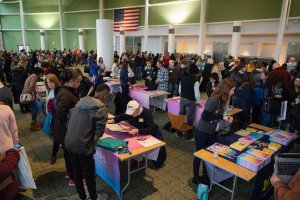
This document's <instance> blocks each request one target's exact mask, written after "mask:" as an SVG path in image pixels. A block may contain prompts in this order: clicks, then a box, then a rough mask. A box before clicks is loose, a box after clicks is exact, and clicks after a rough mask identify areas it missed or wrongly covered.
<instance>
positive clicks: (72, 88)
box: [53, 69, 82, 186]
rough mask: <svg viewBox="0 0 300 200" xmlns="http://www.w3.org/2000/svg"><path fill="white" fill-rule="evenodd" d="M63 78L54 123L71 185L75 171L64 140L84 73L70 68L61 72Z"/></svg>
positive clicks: (54, 132) (55, 139) (55, 138)
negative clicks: (69, 116)
mask: <svg viewBox="0 0 300 200" xmlns="http://www.w3.org/2000/svg"><path fill="white" fill-rule="evenodd" d="M61 80H62V81H64V85H63V86H61V87H60V89H59V91H58V94H57V95H56V97H55V100H54V108H55V112H56V115H55V119H54V124H53V137H54V141H55V142H56V143H58V144H62V146H63V150H64V159H65V164H66V174H65V177H66V178H70V179H69V185H70V186H73V185H75V182H74V180H73V176H72V174H73V172H72V166H71V161H70V157H69V153H68V151H67V150H66V149H65V147H64V140H65V136H66V133H67V122H68V115H69V112H70V109H72V108H73V107H74V106H75V105H76V104H77V102H78V101H79V95H78V92H77V89H78V87H79V85H80V81H81V80H82V75H81V73H80V71H78V70H77V69H74V70H72V69H68V70H66V71H64V72H62V74H61Z"/></svg>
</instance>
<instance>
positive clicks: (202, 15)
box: [198, 0, 206, 58]
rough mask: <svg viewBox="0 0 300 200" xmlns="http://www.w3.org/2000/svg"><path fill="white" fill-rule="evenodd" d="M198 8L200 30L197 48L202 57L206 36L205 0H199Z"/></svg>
mask: <svg viewBox="0 0 300 200" xmlns="http://www.w3.org/2000/svg"><path fill="white" fill-rule="evenodd" d="M200 6H201V10H200V31H199V48H198V55H199V56H201V57H202V58H204V53H205V52H204V51H205V38H206V23H205V16H206V0H201V5H200Z"/></svg>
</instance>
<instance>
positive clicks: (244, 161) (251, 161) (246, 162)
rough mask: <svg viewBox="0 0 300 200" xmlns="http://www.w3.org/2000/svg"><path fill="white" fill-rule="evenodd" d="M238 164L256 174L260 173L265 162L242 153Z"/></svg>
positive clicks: (238, 158)
mask: <svg viewBox="0 0 300 200" xmlns="http://www.w3.org/2000/svg"><path fill="white" fill-rule="evenodd" d="M236 163H237V164H238V165H241V166H243V167H245V168H247V169H250V170H252V171H254V172H258V171H259V170H260V169H261V168H263V166H264V161H263V160H261V159H259V158H256V157H254V156H251V155H250V154H247V153H242V154H241V155H239V156H238V157H237V161H236Z"/></svg>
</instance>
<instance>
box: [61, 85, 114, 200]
mask: <svg viewBox="0 0 300 200" xmlns="http://www.w3.org/2000/svg"><path fill="white" fill-rule="evenodd" d="M109 91H110V89H109V87H108V85H106V84H100V85H98V86H97V87H96V89H95V95H94V96H93V97H91V96H86V97H84V98H82V99H81V100H80V101H79V102H78V103H77V104H76V106H75V107H74V108H73V109H72V110H71V116H70V120H69V122H68V130H67V133H66V137H65V147H66V149H67V150H68V152H69V155H70V160H71V163H72V169H73V176H74V179H75V185H76V190H77V193H78V194H79V197H80V199H86V198H87V196H86V193H85V190H84V185H83V182H82V180H83V175H84V178H85V180H86V185H87V188H88V191H89V195H90V197H89V199H97V196H98V195H97V191H96V181H95V160H94V157H93V155H94V153H95V152H96V150H95V145H96V143H97V141H98V140H99V138H100V137H102V136H103V133H104V130H105V125H106V122H107V118H108V114H107V108H106V106H105V104H104V102H105V101H106V100H107V97H108V96H109ZM99 196H101V199H105V197H107V194H104V193H103V194H99ZM98 198H99V197H98Z"/></svg>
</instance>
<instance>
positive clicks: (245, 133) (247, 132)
mask: <svg viewBox="0 0 300 200" xmlns="http://www.w3.org/2000/svg"><path fill="white" fill-rule="evenodd" d="M251 132H252V131H248V130H243V129H241V130H238V131H236V132H235V134H237V135H240V136H247V135H249V134H250V133H251Z"/></svg>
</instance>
